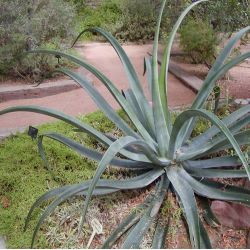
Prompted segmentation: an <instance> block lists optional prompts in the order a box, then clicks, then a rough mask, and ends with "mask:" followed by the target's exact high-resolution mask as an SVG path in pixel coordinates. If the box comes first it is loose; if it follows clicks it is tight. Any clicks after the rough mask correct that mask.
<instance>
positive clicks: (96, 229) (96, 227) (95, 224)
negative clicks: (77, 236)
mask: <svg viewBox="0 0 250 250" xmlns="http://www.w3.org/2000/svg"><path fill="white" fill-rule="evenodd" d="M90 225H91V227H92V229H93V232H92V234H91V236H90V238H89V242H88V244H87V247H86V248H89V247H90V245H91V243H92V241H93V239H94V237H95V235H96V234H102V224H101V223H100V222H99V221H98V220H97V219H93V220H92V221H91V222H90Z"/></svg>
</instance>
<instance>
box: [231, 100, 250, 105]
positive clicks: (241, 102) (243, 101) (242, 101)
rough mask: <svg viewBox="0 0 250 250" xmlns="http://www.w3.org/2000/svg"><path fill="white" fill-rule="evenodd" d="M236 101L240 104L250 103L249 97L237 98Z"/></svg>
mask: <svg viewBox="0 0 250 250" xmlns="http://www.w3.org/2000/svg"><path fill="white" fill-rule="evenodd" d="M234 102H235V103H236V104H240V105H247V104H248V103H249V100H248V99H235V100H234Z"/></svg>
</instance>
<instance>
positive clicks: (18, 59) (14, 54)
mask: <svg viewBox="0 0 250 250" xmlns="http://www.w3.org/2000/svg"><path fill="white" fill-rule="evenodd" d="M0 14H1V16H0V54H1V58H0V74H4V75H12V76H13V75H14V76H22V77H25V78H26V77H29V78H33V79H36V78H46V77H48V76H50V75H51V72H52V70H54V69H55V65H57V59H55V58H49V57H48V56H46V55H44V56H40V57H39V58H36V59H34V56H29V57H25V56H24V52H25V51H27V50H30V49H34V48H35V47H44V48H53V49H65V48H66V47H67V46H68V44H69V42H71V41H72V38H73V36H74V34H75V33H74V15H75V10H74V7H73V6H71V5H69V4H67V3H65V2H64V1H63V0H55V1H48V0H34V1H22V0H17V1H16V0H10V1H6V0H0Z"/></svg>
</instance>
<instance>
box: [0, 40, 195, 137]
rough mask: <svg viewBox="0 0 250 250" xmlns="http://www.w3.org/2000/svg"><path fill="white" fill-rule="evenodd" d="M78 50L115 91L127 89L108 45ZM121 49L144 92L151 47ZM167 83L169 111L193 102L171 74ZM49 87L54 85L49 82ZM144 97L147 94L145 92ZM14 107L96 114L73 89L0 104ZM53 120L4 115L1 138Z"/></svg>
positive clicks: (30, 115) (86, 99) (80, 91)
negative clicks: (36, 107)
mask: <svg viewBox="0 0 250 250" xmlns="http://www.w3.org/2000/svg"><path fill="white" fill-rule="evenodd" d="M77 49H78V51H79V53H80V54H81V56H83V57H84V58H85V59H86V60H87V61H88V62H90V63H91V64H93V65H94V66H96V67H97V68H98V69H99V70H101V71H102V72H103V73H104V74H105V75H106V76H107V77H109V78H110V79H111V80H112V81H113V83H114V84H115V85H116V86H117V88H118V89H126V88H127V87H128V85H127V78H126V75H125V73H124V70H123V67H122V65H121V63H120V60H119V58H118V57H117V55H116V53H115V52H114V50H113V48H112V47H111V46H110V45H108V44H100V43H96V44H95V43H91V44H86V45H84V46H81V47H78V48H77ZM124 49H125V51H126V52H127V54H128V56H129V58H130V59H131V60H132V62H133V64H134V66H135V68H136V71H137V72H138V75H139V78H140V80H141V81H142V83H143V88H144V90H146V86H147V85H146V77H144V76H143V58H144V56H145V55H147V53H148V52H149V51H151V50H152V45H151V44H146V45H125V46H124ZM78 71H80V72H81V73H84V74H86V71H85V70H84V69H79V70H78ZM88 75H89V74H88ZM91 78H92V79H91V80H92V82H93V84H94V85H95V86H96V87H97V89H98V91H100V92H101V93H102V94H103V96H104V97H105V98H106V100H109V103H110V104H111V105H112V107H114V108H118V105H117V104H116V102H115V100H114V98H113V97H112V96H111V95H110V94H109V92H108V91H107V89H106V88H105V87H104V86H103V85H102V84H101V83H100V82H99V81H98V80H97V79H95V78H94V77H91ZM59 81H60V82H61V83H62V84H66V83H67V82H69V81H70V80H69V79H67V78H63V79H60V80H59ZM168 81H169V84H168V98H169V104H170V107H176V106H178V107H179V106H186V105H188V104H190V103H191V102H192V100H193V98H194V96H195V93H194V92H193V91H192V90H191V89H189V88H188V87H186V86H184V85H183V84H182V83H181V82H180V81H179V80H178V79H177V78H175V77H174V76H173V75H171V74H170V75H169V79H168ZM51 84H53V83H52V82H51ZM0 92H1V89H0ZM146 93H147V94H148V92H147V91H146ZM16 105H40V106H44V107H50V108H54V109H58V110H60V111H63V112H65V113H67V114H70V115H73V116H76V115H79V114H87V113H89V112H93V111H95V110H97V107H96V105H95V103H94V102H93V101H92V100H91V98H90V97H89V96H88V95H87V93H86V92H85V91H84V90H83V89H76V90H72V91H69V92H65V93H60V94H56V95H50V96H46V97H41V98H39V97H38V98H32V99H18V100H10V101H6V102H2V103H0V110H2V109H4V108H7V107H11V106H16ZM53 120H54V119H53V118H50V117H47V116H44V115H40V114H34V113H28V112H16V113H11V114H6V115H4V116H1V117H0V136H3V135H6V134H9V133H11V132H15V131H17V130H20V129H21V130H22V129H23V128H25V127H27V126H29V125H39V124H42V123H46V122H50V121H53Z"/></svg>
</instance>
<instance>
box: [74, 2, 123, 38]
mask: <svg viewBox="0 0 250 250" xmlns="http://www.w3.org/2000/svg"><path fill="white" fill-rule="evenodd" d="M120 18H121V10H120V8H119V0H111V1H110V0H105V1H103V2H102V3H101V5H99V6H97V8H92V7H88V6H85V7H84V8H82V10H81V11H80V12H79V14H78V17H77V23H78V24H77V30H78V31H79V32H80V31H82V30H83V29H86V28H88V27H101V28H107V27H109V28H112V30H110V32H112V31H113V32H115V30H116V25H117V24H118V23H119V20H120ZM82 38H83V39H85V40H90V39H93V35H92V34H90V33H86V34H84V36H83V37H82Z"/></svg>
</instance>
